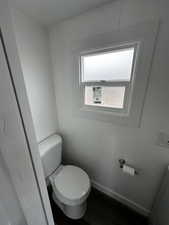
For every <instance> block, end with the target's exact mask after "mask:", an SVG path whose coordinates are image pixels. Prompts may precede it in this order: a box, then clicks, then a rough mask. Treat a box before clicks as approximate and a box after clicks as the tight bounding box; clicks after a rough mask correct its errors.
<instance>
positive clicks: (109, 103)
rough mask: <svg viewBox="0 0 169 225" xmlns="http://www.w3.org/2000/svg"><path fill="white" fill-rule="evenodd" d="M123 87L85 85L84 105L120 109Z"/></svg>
mask: <svg viewBox="0 0 169 225" xmlns="http://www.w3.org/2000/svg"><path fill="white" fill-rule="evenodd" d="M124 95H125V87H108V86H85V105H91V106H101V107H109V108H118V109H122V108H123V106H124Z"/></svg>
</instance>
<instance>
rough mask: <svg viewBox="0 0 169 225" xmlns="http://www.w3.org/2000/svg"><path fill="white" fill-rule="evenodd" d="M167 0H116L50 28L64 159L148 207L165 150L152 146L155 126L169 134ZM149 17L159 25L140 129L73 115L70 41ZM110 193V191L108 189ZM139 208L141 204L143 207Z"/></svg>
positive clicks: (166, 160) (167, 159) (167, 154)
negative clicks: (130, 171) (127, 171)
mask: <svg viewBox="0 0 169 225" xmlns="http://www.w3.org/2000/svg"><path fill="white" fill-rule="evenodd" d="M168 8H169V2H168V1H167V0H161V1H159V0H148V1H147V0H142V1H140V0H119V1H113V2H112V3H111V4H109V5H107V6H104V7H102V8H98V9H96V10H94V11H90V12H88V13H85V14H83V15H81V16H78V17H76V18H73V19H71V20H67V21H64V22H62V23H59V24H56V25H55V26H53V27H51V28H50V40H51V52H52V59H53V68H54V79H55V91H56V104H57V109H58V120H59V126H60V130H61V133H62V134H63V137H64V159H65V161H69V163H70V162H72V163H76V164H77V165H80V166H81V167H83V168H84V169H86V171H87V172H88V174H89V175H90V177H91V179H92V180H94V181H95V182H97V183H98V184H100V185H102V186H103V187H104V188H107V189H106V190H107V191H108V192H110V193H111V191H113V192H116V193H118V194H120V195H122V196H123V197H125V198H127V199H129V200H130V201H132V202H134V203H136V204H138V205H137V206H138V207H140V208H141V210H143V211H144V210H145V212H146V210H150V209H151V206H152V202H153V198H154V196H155V193H156V191H157V188H158V185H159V183H160V180H161V176H162V173H163V171H164V168H165V166H166V165H167V164H168V163H169V149H165V148H160V147H158V146H157V145H156V143H155V142H156V138H157V134H158V132H159V131H161V130H162V131H164V132H167V133H169V116H168V115H169V104H168V99H169V88H168V84H169V75H168V74H169V63H168V59H169V44H168V37H169V29H168V27H169V14H168ZM149 19H160V22H161V26H160V30H159V36H158V39H157V46H156V51H155V56H154V58H153V64H152V71H151V76H150V83H149V87H148V92H147V96H146V100H145V105H144V109H143V116H142V121H141V127H140V128H129V127H122V126H115V125H113V124H111V123H105V122H101V121H97V120H88V119H85V118H80V117H76V116H75V115H73V114H72V101H73V99H72V80H73V74H72V73H71V72H70V71H71V67H72V65H71V63H70V62H71V56H72V55H71V46H72V44H73V45H75V43H76V41H77V40H79V39H84V38H86V37H90V36H92V35H96V34H99V33H104V32H111V31H112V30H113V29H123V27H126V26H128V25H132V24H135V23H137V22H141V21H146V20H149ZM119 158H125V159H126V160H127V162H129V163H130V164H131V165H134V166H135V167H137V168H139V169H140V174H139V175H138V176H135V177H129V176H127V175H124V174H123V173H122V172H121V170H120V169H119V165H118V159H119ZM113 192H112V193H113ZM142 207H143V208H142Z"/></svg>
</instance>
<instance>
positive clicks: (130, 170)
mask: <svg viewBox="0 0 169 225" xmlns="http://www.w3.org/2000/svg"><path fill="white" fill-rule="evenodd" d="M123 172H124V173H127V174H128V175H130V176H134V175H135V169H134V168H132V167H130V166H127V165H124V166H123Z"/></svg>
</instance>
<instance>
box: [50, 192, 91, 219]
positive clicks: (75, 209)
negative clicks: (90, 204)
mask: <svg viewBox="0 0 169 225" xmlns="http://www.w3.org/2000/svg"><path fill="white" fill-rule="evenodd" d="M52 198H53V200H54V202H55V203H56V205H57V206H58V207H59V208H60V209H61V210H62V211H63V213H64V214H65V215H66V216H67V217H69V218H71V219H80V218H82V217H83V216H84V214H85V212H86V208H87V202H86V201H85V202H83V203H82V204H80V205H74V206H72V205H65V204H64V203H62V202H60V201H59V200H58V199H57V198H56V196H55V194H54V192H53V193H52Z"/></svg>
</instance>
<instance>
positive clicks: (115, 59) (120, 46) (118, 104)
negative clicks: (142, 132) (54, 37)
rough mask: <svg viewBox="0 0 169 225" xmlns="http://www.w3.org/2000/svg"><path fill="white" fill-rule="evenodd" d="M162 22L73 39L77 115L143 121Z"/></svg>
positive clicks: (128, 123)
mask: <svg viewBox="0 0 169 225" xmlns="http://www.w3.org/2000/svg"><path fill="white" fill-rule="evenodd" d="M158 26H159V24H158V21H157V22H155V21H154V22H152V21H149V22H148V21H146V22H144V23H139V24H136V25H132V26H129V27H126V28H122V29H120V30H117V31H116V30H113V31H112V32H110V33H103V34H97V35H94V36H88V37H87V38H85V39H80V40H76V41H75V42H73V43H72V45H71V48H72V50H71V52H72V55H71V56H72V57H71V58H70V59H71V60H72V62H73V63H72V67H70V74H71V71H72V73H73V75H74V76H73V79H72V94H73V96H72V97H73V98H72V113H73V115H75V116H79V117H83V118H87V119H90V120H100V121H104V122H111V123H113V124H116V125H124V126H131V127H138V126H139V125H140V121H141V116H142V112H143V107H144V100H145V96H146V91H147V85H148V77H149V74H150V71H151V62H152V58H153V52H154V45H155V40H156V36H157V31H158Z"/></svg>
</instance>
